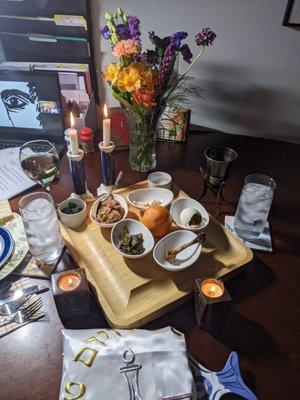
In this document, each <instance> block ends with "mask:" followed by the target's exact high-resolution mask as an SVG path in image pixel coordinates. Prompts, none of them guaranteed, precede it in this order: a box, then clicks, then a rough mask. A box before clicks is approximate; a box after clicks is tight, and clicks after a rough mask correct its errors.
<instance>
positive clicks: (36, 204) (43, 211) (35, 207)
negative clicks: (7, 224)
mask: <svg viewBox="0 0 300 400" xmlns="http://www.w3.org/2000/svg"><path fill="white" fill-rule="evenodd" d="M52 212H53V205H52V204H51V203H49V201H47V200H46V199H34V200H32V201H31V202H30V203H28V204H27V206H26V207H24V208H23V210H22V213H23V215H24V217H25V219H27V220H31V221H40V220H41V219H44V218H46V217H48V216H50V215H51V214H52Z"/></svg>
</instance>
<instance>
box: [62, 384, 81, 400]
mask: <svg viewBox="0 0 300 400" xmlns="http://www.w3.org/2000/svg"><path fill="white" fill-rule="evenodd" d="M73 386H77V388H78V393H77V394H73V393H72V387H73ZM65 392H66V393H68V394H70V395H71V396H72V397H67V396H65V397H64V400H78V399H80V398H81V397H82V396H83V395H84V394H85V392H86V387H85V385H84V384H83V383H81V382H69V383H67V384H66V386H65ZM74 396H75V397H74Z"/></svg>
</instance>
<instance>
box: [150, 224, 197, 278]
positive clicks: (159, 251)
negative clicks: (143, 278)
mask: <svg viewBox="0 0 300 400" xmlns="http://www.w3.org/2000/svg"><path fill="white" fill-rule="evenodd" d="M196 238H197V235H196V233H194V232H191V231H187V230H180V231H175V232H172V233H169V234H168V235H167V236H165V237H163V238H162V239H161V240H160V241H159V242H158V243H157V245H156V246H155V247H154V250H153V257H154V260H155V261H156V262H157V264H159V265H160V266H161V267H162V268H164V269H166V270H168V271H173V272H174V271H183V270H184V269H187V268H189V267H190V266H191V265H193V264H194V263H195V262H196V261H197V260H198V258H199V257H200V254H201V250H202V244H201V243H200V242H198V243H195V244H192V245H190V246H189V247H187V248H186V249H184V250H183V251H180V252H179V253H178V254H177V255H176V257H175V258H174V259H173V260H167V259H166V253H167V252H168V251H172V250H175V249H178V248H179V247H181V246H183V245H185V244H186V243H189V242H190V241H193V240H195V239H196Z"/></svg>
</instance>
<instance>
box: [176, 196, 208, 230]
mask: <svg viewBox="0 0 300 400" xmlns="http://www.w3.org/2000/svg"><path fill="white" fill-rule="evenodd" d="M187 207H191V208H195V209H196V210H197V211H199V213H200V215H201V217H202V220H201V222H200V224H199V226H197V227H195V226H193V227H190V226H185V225H183V224H182V223H181V221H180V213H181V211H182V210H184V209H185V208H187ZM170 213H171V215H172V218H173V221H174V222H175V224H176V225H177V226H179V227H180V228H183V229H189V230H192V231H200V230H201V229H204V228H205V227H206V226H207V225H208V223H209V215H208V212H207V211H206V210H205V208H204V207H203V206H202V205H201V204H200V203H199V202H198V201H197V200H194V199H191V198H182V199H177V200H175V201H174V203H173V204H172V206H171V209H170Z"/></svg>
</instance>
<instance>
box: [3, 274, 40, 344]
mask: <svg viewBox="0 0 300 400" xmlns="http://www.w3.org/2000/svg"><path fill="white" fill-rule="evenodd" d="M29 286H32V282H31V281H30V279H28V278H23V279H20V280H18V281H17V282H14V283H13V284H12V287H11V290H16V289H25V288H27V287H29ZM37 299H38V296H37V295H36V294H33V295H32V296H30V298H29V299H28V300H27V301H26V302H25V303H24V304H23V306H24V307H26V306H28V305H29V304H31V303H33V302H34V301H36V300H37ZM44 316H45V312H44V309H43V307H42V308H40V309H39V310H38V311H37V312H36V313H34V315H33V316H32V317H31V321H28V322H24V323H23V324H17V323H16V322H11V323H10V324H7V325H5V326H1V327H0V338H1V337H3V336H5V335H8V334H9V333H11V332H13V331H16V330H17V329H19V328H21V327H22V326H24V325H27V324H29V323H30V322H32V321H37V320H38V319H40V318H42V317H44ZM6 320H7V317H3V316H0V323H3V322H5V321H6Z"/></svg>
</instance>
